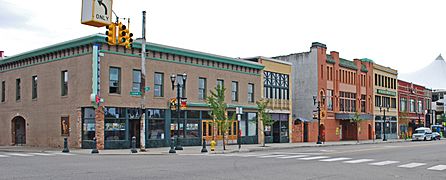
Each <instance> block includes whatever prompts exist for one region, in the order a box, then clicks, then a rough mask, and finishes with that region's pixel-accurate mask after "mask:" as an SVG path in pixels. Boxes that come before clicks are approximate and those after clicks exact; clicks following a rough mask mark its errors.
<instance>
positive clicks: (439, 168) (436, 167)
mask: <svg viewBox="0 0 446 180" xmlns="http://www.w3.org/2000/svg"><path fill="white" fill-rule="evenodd" d="M427 169H429V170H435V171H443V170H445V169H446V165H437V166H433V167H430V168H427Z"/></svg>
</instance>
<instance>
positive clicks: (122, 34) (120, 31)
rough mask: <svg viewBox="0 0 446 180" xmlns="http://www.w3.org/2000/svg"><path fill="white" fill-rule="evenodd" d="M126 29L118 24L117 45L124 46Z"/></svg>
mask: <svg viewBox="0 0 446 180" xmlns="http://www.w3.org/2000/svg"><path fill="white" fill-rule="evenodd" d="M126 30H127V27H126V26H125V25H124V24H122V23H121V22H119V23H118V44H119V45H122V46H124V45H125V44H124V43H125V36H126V35H127V32H128V30H127V31H126Z"/></svg>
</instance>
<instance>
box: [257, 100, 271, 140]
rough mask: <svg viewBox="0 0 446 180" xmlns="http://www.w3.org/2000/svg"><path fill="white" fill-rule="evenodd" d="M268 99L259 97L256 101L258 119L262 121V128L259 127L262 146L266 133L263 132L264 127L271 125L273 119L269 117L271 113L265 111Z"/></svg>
mask: <svg viewBox="0 0 446 180" xmlns="http://www.w3.org/2000/svg"><path fill="white" fill-rule="evenodd" d="M268 103H269V100H266V99H260V100H258V101H257V102H256V104H257V108H258V113H259V120H260V121H261V122H262V128H260V131H261V132H262V133H263V142H262V146H263V147H265V141H266V134H265V127H266V126H271V125H272V124H273V123H274V121H273V120H272V118H271V115H270V114H269V113H268V111H267V106H268Z"/></svg>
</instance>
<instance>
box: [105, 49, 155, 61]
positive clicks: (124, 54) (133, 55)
mask: <svg viewBox="0 0 446 180" xmlns="http://www.w3.org/2000/svg"><path fill="white" fill-rule="evenodd" d="M100 52H103V53H109V54H116V55H122V56H131V57H141V56H140V55H137V54H130V53H123V52H116V51H109V50H100ZM146 59H148V58H146Z"/></svg>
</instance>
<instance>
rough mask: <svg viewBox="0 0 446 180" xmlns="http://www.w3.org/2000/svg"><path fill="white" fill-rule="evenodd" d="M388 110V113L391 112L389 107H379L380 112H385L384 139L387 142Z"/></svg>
mask: <svg viewBox="0 0 446 180" xmlns="http://www.w3.org/2000/svg"><path fill="white" fill-rule="evenodd" d="M386 110H387V112H389V106H388V105H386V107H383V106H380V107H379V112H384V118H383V119H384V127H383V134H384V138H383V141H387V139H386V126H387V124H386Z"/></svg>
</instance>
